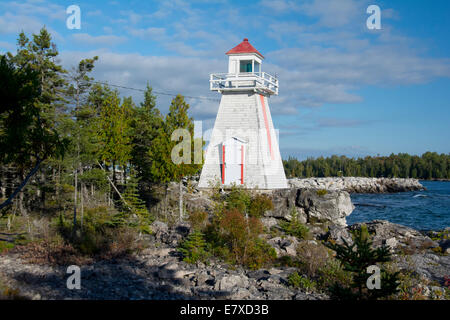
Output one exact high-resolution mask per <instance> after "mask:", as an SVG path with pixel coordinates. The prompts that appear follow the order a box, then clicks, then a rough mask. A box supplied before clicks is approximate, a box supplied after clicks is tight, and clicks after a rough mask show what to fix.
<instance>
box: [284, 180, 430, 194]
mask: <svg viewBox="0 0 450 320" xmlns="http://www.w3.org/2000/svg"><path fill="white" fill-rule="evenodd" d="M289 184H290V186H291V187H295V188H305V189H325V190H343V191H347V192H349V193H394V192H407V191H420V190H425V187H424V186H423V185H422V184H421V183H420V182H419V180H418V179H403V178H365V177H327V178H305V179H300V178H292V179H289Z"/></svg>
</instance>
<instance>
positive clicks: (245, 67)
mask: <svg viewBox="0 0 450 320" xmlns="http://www.w3.org/2000/svg"><path fill="white" fill-rule="evenodd" d="M239 72H252V61H251V60H243V61H241V63H240V68H239Z"/></svg>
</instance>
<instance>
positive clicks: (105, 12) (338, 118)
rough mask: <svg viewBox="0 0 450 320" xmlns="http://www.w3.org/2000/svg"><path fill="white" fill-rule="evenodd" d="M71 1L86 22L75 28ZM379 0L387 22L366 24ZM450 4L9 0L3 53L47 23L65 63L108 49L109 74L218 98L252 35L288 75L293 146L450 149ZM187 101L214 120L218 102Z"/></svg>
mask: <svg viewBox="0 0 450 320" xmlns="http://www.w3.org/2000/svg"><path fill="white" fill-rule="evenodd" d="M72 4H75V5H78V6H79V7H80V8H81V30H69V29H67V28H66V19H67V17H68V15H67V14H66V12H65V11H66V8H67V7H68V6H69V5H72ZM371 4H376V5H378V6H379V7H380V8H381V10H382V11H381V27H382V29H381V30H368V29H367V27H366V20H367V18H368V16H369V14H367V13H366V8H367V7H368V6H369V5H371ZM448 12H450V1H447V0H433V1H425V0H420V1H419V0H416V1H411V0H410V1H403V0H396V1H375V0H367V1H366V0H360V1H354V0H335V1H333V0H305V1H294V0H271V1H268V0H258V1H227V0H217V1H214V0H210V1H207V0H203V1H200V0H197V1H182V0H179V1H108V0H104V1H93V0H91V1H77V0H71V1H50V0H26V1H7V0H0V53H2V52H6V51H15V43H16V39H17V35H18V33H19V32H20V31H21V30H24V31H25V32H26V33H28V34H31V33H36V32H38V31H39V29H40V28H41V27H42V26H43V25H45V26H46V27H47V28H48V29H49V30H50V31H51V33H52V35H53V37H54V41H55V42H56V44H57V46H58V48H59V51H60V58H61V61H62V63H63V64H64V66H66V67H67V68H70V67H72V66H74V65H76V64H77V62H78V61H79V60H80V59H83V58H86V57H92V56H94V55H98V56H99V57H100V60H99V62H98V65H97V67H96V70H95V77H96V78H97V79H99V80H104V81H108V82H110V83H111V84H118V85H123V86H128V87H134V88H144V87H145V85H146V83H147V82H149V83H150V85H152V86H153V87H154V89H155V90H159V91H165V92H173V93H182V94H184V95H189V96H202V97H209V98H219V94H217V93H213V92H210V91H209V84H208V79H209V74H210V73H213V72H226V68H227V57H226V56H225V54H224V53H225V52H226V51H227V50H229V49H231V48H232V47H234V46H235V45H237V44H238V43H240V42H241V41H242V39H243V38H245V37H246V38H249V41H250V43H252V44H253V45H254V46H255V47H256V48H257V49H258V50H259V51H260V52H261V53H262V54H263V55H264V56H265V58H266V59H265V61H264V62H263V66H262V67H263V70H264V71H266V72H269V73H271V74H276V75H277V76H278V77H279V80H280V93H279V96H276V97H272V98H271V100H270V107H271V112H272V117H273V119H274V124H275V127H277V128H279V130H280V148H281V153H282V156H283V157H287V156H289V155H293V156H297V157H298V158H300V159H304V158H306V157H309V156H313V157H317V156H320V155H323V156H328V155H331V154H338V155H341V154H345V155H347V156H365V155H377V154H380V155H388V154H390V153H399V152H408V153H411V154H421V153H423V152H425V151H436V152H439V153H449V152H450V142H449V141H450V139H449V136H450V134H449V133H450V128H449V127H450V121H449V120H450V41H449V36H448V35H449V34H450V20H449V19H448ZM120 91H121V93H122V94H123V95H132V96H133V98H134V99H135V100H136V101H140V100H141V99H142V94H141V93H139V92H136V91H131V90H122V89H121V90H120ZM188 102H189V103H190V105H191V111H192V115H193V116H194V118H195V119H196V120H202V121H203V129H207V128H208V127H211V126H212V125H213V123H214V118H215V115H216V112H217V109H218V102H214V101H210V100H199V99H189V100H188ZM169 104H170V97H167V96H162V95H161V96H158V107H159V108H160V109H161V110H162V111H163V112H164V111H166V110H167V109H168V106H169Z"/></svg>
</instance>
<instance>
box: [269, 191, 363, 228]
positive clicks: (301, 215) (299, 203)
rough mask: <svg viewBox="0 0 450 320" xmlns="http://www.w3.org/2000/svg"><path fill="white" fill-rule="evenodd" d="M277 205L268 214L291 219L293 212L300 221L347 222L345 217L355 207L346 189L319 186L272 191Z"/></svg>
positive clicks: (342, 224)
mask: <svg viewBox="0 0 450 320" xmlns="http://www.w3.org/2000/svg"><path fill="white" fill-rule="evenodd" d="M271 199H272V203H273V205H274V209H273V210H271V211H267V212H266V213H265V218H277V219H280V218H282V219H284V220H291V219H292V215H293V214H297V219H298V220H299V222H301V223H329V224H335V225H340V226H346V225H347V224H346V221H345V217H346V216H348V215H350V213H352V211H353V209H354V208H355V207H354V206H353V204H352V202H351V199H350V195H349V194H348V193H347V192H345V191H327V192H326V193H325V194H324V193H323V192H321V191H319V190H318V189H296V188H291V189H283V190H276V191H274V192H272V194H271Z"/></svg>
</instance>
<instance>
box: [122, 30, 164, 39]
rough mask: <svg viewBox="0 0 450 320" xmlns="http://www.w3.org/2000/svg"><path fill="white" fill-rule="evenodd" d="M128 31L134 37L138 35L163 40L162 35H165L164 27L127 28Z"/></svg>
mask: <svg viewBox="0 0 450 320" xmlns="http://www.w3.org/2000/svg"><path fill="white" fill-rule="evenodd" d="M128 33H129V34H130V35H132V36H134V37H139V38H143V39H157V40H163V39H164V37H165V36H166V29H165V28H155V27H149V28H146V29H134V28H128Z"/></svg>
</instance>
